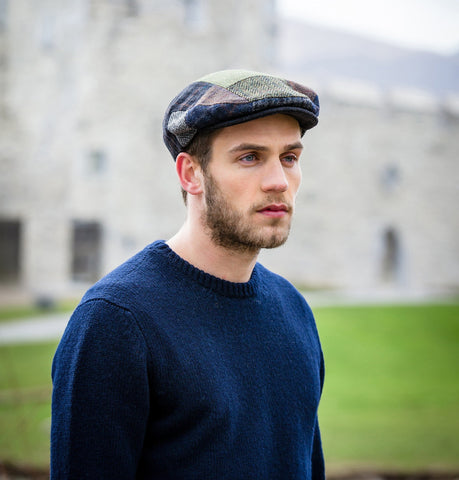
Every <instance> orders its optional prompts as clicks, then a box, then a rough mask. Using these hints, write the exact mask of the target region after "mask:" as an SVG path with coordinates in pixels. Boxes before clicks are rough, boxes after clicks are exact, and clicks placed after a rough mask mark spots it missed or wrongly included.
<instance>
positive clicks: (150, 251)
mask: <svg viewBox="0 0 459 480" xmlns="http://www.w3.org/2000/svg"><path fill="white" fill-rule="evenodd" d="M160 244H161V242H154V243H152V244H151V245H148V246H147V247H145V248H144V249H143V250H141V251H140V252H138V253H137V254H135V255H134V256H132V257H131V258H129V259H128V260H126V261H125V262H124V263H122V264H121V265H119V266H118V267H116V268H115V269H114V270H112V271H111V272H110V273H108V274H107V275H105V276H104V277H103V278H101V279H100V280H99V281H98V282H97V283H95V284H94V285H93V286H92V287H91V288H90V289H89V290H88V291H87V292H86V293H85V295H84V296H83V298H82V301H81V304H85V303H87V302H90V301H96V300H100V301H104V302H106V303H107V304H112V305H115V306H117V307H119V308H121V309H124V310H132V309H133V307H134V306H135V305H138V304H139V302H140V301H141V299H143V298H147V297H148V296H149V294H151V292H152V291H153V290H155V289H157V288H158V286H159V285H161V282H160V281H159V278H160V277H161V275H162V269H163V267H162V265H161V255H160V254H158V245H160Z"/></svg>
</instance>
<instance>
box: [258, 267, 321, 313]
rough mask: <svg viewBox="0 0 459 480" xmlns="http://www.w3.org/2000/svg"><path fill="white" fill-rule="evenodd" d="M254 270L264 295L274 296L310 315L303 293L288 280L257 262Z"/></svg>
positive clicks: (279, 300)
mask: <svg viewBox="0 0 459 480" xmlns="http://www.w3.org/2000/svg"><path fill="white" fill-rule="evenodd" d="M256 272H257V275H258V278H259V285H260V290H261V291H262V293H263V294H264V295H267V296H269V297H271V298H274V299H275V300H276V301H278V302H281V303H283V304H285V303H289V304H291V305H293V306H295V307H297V308H300V309H301V310H303V311H304V312H307V313H308V314H310V315H312V311H311V308H310V307H309V305H308V303H307V301H306V299H305V298H304V296H303V294H302V293H301V292H300V291H298V289H297V288H296V287H295V286H294V285H293V284H292V283H291V282H290V281H289V280H287V279H286V278H284V277H282V276H281V275H279V274H277V273H274V272H272V271H271V270H268V269H267V268H266V267H264V266H263V265H261V264H259V263H257V265H256Z"/></svg>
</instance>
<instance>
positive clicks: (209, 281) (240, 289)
mask: <svg viewBox="0 0 459 480" xmlns="http://www.w3.org/2000/svg"><path fill="white" fill-rule="evenodd" d="M152 248H153V250H154V251H156V252H158V253H159V254H160V255H161V256H162V257H163V258H165V259H167V261H168V262H169V264H170V265H171V266H172V267H173V268H175V269H177V270H179V271H180V272H181V273H182V274H183V275H185V276H187V277H188V278H190V279H192V280H194V281H196V282H198V283H200V284H201V285H202V286H204V287H206V288H209V289H211V290H213V291H215V292H217V293H219V294H221V295H224V296H226V297H240V298H243V297H252V296H253V295H255V293H256V290H257V283H258V273H257V265H255V268H254V269H253V272H252V276H251V278H250V280H249V281H248V282H246V283H235V282H229V281H228V280H223V279H222V278H218V277H215V276H213V275H210V274H209V273H206V272H204V271H203V270H200V269H199V268H196V267H195V266H193V265H191V263H189V262H187V261H186V260H184V259H183V258H182V257H180V256H179V255H177V254H176V253H175V252H174V251H173V250H172V249H171V248H170V247H169V245H167V243H166V242H165V241H164V240H157V241H156V242H154V243H153V244H152Z"/></svg>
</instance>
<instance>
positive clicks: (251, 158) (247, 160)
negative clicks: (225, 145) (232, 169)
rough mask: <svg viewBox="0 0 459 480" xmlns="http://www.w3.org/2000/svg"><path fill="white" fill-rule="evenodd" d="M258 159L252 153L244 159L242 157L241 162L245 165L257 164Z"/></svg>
mask: <svg viewBox="0 0 459 480" xmlns="http://www.w3.org/2000/svg"><path fill="white" fill-rule="evenodd" d="M256 159H257V157H256V156H255V155H254V154H253V153H250V154H248V155H244V156H243V157H241V159H240V160H241V162H244V163H253V162H255V160H256Z"/></svg>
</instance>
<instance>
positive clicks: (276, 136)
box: [213, 114, 301, 147]
mask: <svg viewBox="0 0 459 480" xmlns="http://www.w3.org/2000/svg"><path fill="white" fill-rule="evenodd" d="M300 139H301V129H300V125H299V124H298V121H297V120H296V119H295V118H293V117H291V116H289V115H284V114H275V115H268V116H266V117H261V118H257V119H255V120H250V121H248V122H244V123H239V124H237V125H231V126H229V127H224V128H221V129H220V130H218V131H217V132H216V134H215V136H214V137H213V146H214V147H218V146H225V145H230V144H234V143H239V142H248V141H251V142H257V143H260V144H274V143H279V144H281V143H285V144H290V143H293V142H295V141H296V142H297V141H299V140H300Z"/></svg>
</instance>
